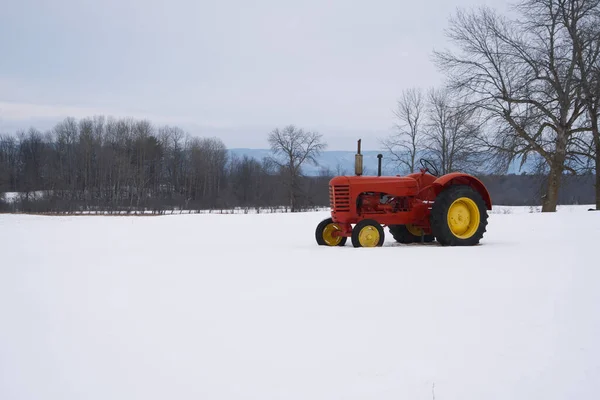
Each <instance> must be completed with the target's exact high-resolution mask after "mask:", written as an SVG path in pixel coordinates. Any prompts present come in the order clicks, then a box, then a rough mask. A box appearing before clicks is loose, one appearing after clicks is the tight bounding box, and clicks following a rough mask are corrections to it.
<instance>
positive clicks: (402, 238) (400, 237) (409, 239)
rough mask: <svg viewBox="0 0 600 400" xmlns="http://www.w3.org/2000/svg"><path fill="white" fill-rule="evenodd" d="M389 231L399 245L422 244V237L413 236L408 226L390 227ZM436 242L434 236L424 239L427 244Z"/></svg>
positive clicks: (426, 236)
mask: <svg viewBox="0 0 600 400" xmlns="http://www.w3.org/2000/svg"><path fill="white" fill-rule="evenodd" d="M388 229H389V231H390V233H391V234H392V236H393V237H394V240H396V242H398V243H421V236H417V235H413V234H412V233H411V232H410V231H409V230H408V228H407V227H406V225H389V226H388ZM434 240H435V236H434V235H425V236H424V237H423V241H424V242H425V243H431V242H433V241H434Z"/></svg>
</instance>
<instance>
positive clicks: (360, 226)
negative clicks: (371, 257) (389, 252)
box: [352, 219, 385, 247]
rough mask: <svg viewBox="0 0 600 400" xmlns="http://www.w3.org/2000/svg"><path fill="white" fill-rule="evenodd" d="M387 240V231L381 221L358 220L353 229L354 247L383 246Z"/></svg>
mask: <svg viewBox="0 0 600 400" xmlns="http://www.w3.org/2000/svg"><path fill="white" fill-rule="evenodd" d="M384 241H385V232H384V231H383V227H382V226H381V225H380V224H379V222H377V221H375V220H372V219H365V220H362V221H360V222H358V223H357V224H356V225H355V226H354V229H353V230H352V245H353V246H354V247H381V246H383V242H384Z"/></svg>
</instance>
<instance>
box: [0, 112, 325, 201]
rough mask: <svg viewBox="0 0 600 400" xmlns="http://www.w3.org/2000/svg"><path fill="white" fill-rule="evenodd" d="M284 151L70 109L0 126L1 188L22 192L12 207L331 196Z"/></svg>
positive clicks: (319, 180)
mask: <svg viewBox="0 0 600 400" xmlns="http://www.w3.org/2000/svg"><path fill="white" fill-rule="evenodd" d="M286 129H288V131H290V130H291V131H292V132H296V131H300V130H297V129H295V128H293V127H290V128H286ZM296 136H297V135H296ZM281 144H282V145H285V141H282V143H281ZM294 154H296V153H294ZM277 155H278V154H277ZM278 160H279V158H278V157H267V158H265V159H263V160H256V159H253V158H248V157H241V158H240V157H236V156H235V155H232V154H229V153H228V151H227V148H226V146H225V145H224V143H223V142H222V141H221V140H220V139H218V138H199V137H191V136H190V135H189V134H187V133H185V132H184V131H183V130H182V129H180V128H179V127H173V126H160V127H156V126H154V125H153V124H152V123H150V122H149V121H147V120H135V119H132V118H122V119H115V118H111V117H104V116H96V117H89V118H84V119H82V120H79V121H77V120H75V119H74V118H67V119H65V120H64V121H62V122H60V123H58V124H57V125H56V126H55V127H54V128H53V129H51V130H50V131H48V132H40V131H39V130H37V129H35V128H30V129H29V130H28V131H19V132H17V134H16V135H0V193H3V192H19V193H20V195H19V197H18V198H17V199H16V201H15V204H16V205H15V204H13V206H12V207H13V209H14V208H18V210H19V211H23V212H50V213H52V212H56V213H60V212H74V211H82V210H84V211H94V210H100V211H114V212H132V211H138V210H152V211H154V212H157V213H162V212H165V211H168V210H203V209H216V208H234V207H278V206H288V205H289V206H291V208H293V210H292V211H296V210H298V209H303V208H307V207H315V206H318V205H327V204H328V201H329V198H328V191H327V178H326V177H315V178H310V179H309V178H306V177H304V176H303V175H302V174H301V173H300V169H299V165H298V162H296V163H295V164H293V165H292V166H293V167H294V169H293V182H291V183H292V186H290V185H289V184H288V182H289V178H288V177H289V174H288V173H286V168H285V167H286V165H285V163H283V164H282V163H281V161H278ZM290 187H292V188H293V190H292V192H293V200H292V202H291V203H290ZM323 187H324V188H325V190H323ZM3 207H4V208H5V209H8V205H7V204H6V202H5V203H4V206H3Z"/></svg>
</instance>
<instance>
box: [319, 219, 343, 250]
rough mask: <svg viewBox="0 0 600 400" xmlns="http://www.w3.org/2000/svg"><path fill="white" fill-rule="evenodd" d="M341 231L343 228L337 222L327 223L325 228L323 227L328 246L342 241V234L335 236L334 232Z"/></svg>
mask: <svg viewBox="0 0 600 400" xmlns="http://www.w3.org/2000/svg"><path fill="white" fill-rule="evenodd" d="M339 231H341V229H340V227H339V226H338V225H337V224H327V226H326V227H325V229H323V241H325V243H327V245H328V246H337V245H338V244H340V242H341V241H342V236H333V232H339Z"/></svg>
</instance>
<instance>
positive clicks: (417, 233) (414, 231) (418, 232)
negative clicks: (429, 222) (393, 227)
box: [406, 224, 423, 237]
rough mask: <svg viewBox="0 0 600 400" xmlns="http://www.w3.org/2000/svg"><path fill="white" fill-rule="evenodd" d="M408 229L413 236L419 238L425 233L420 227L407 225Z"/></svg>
mask: <svg viewBox="0 0 600 400" xmlns="http://www.w3.org/2000/svg"><path fill="white" fill-rule="evenodd" d="M406 229H407V230H408V231H409V232H410V234H411V235H414V236H418V237H421V234H422V233H423V229H421V228H419V227H418V226H414V225H410V224H407V225H406Z"/></svg>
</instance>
